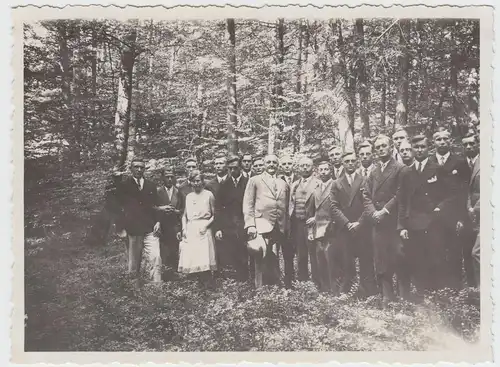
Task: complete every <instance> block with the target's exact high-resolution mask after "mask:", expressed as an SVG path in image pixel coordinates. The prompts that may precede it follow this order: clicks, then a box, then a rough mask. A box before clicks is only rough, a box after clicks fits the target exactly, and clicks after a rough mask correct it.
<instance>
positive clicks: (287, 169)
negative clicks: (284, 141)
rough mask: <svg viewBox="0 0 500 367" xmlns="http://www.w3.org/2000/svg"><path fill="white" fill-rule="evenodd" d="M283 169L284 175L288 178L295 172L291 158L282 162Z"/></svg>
mask: <svg viewBox="0 0 500 367" xmlns="http://www.w3.org/2000/svg"><path fill="white" fill-rule="evenodd" d="M281 169H282V170H283V173H284V174H285V175H287V176H290V175H291V174H292V172H293V162H292V160H291V159H289V158H284V159H283V160H282V161H281Z"/></svg>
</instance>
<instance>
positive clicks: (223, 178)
mask: <svg viewBox="0 0 500 367" xmlns="http://www.w3.org/2000/svg"><path fill="white" fill-rule="evenodd" d="M216 176H217V181H219V183H221V182H222V181H224V180H225V179H226V178H227V174H225V175H224V176H222V177H219V175H216Z"/></svg>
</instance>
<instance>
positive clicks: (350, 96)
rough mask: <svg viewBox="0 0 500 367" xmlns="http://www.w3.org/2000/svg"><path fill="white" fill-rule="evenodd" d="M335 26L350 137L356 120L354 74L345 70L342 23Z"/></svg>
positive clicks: (338, 22)
mask: <svg viewBox="0 0 500 367" xmlns="http://www.w3.org/2000/svg"><path fill="white" fill-rule="evenodd" d="M337 26H338V30H339V36H338V42H337V43H338V45H339V51H340V68H341V70H342V77H343V79H344V91H345V96H346V98H345V99H346V102H347V119H348V121H349V130H350V131H351V134H352V136H354V122H355V118H356V73H354V72H353V70H352V68H351V70H349V71H348V70H347V63H346V59H347V57H346V49H345V48H346V45H345V44H344V37H343V36H342V23H341V21H340V20H339V21H337ZM341 139H342V137H341Z"/></svg>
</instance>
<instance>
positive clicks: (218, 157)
mask: <svg viewBox="0 0 500 367" xmlns="http://www.w3.org/2000/svg"><path fill="white" fill-rule="evenodd" d="M217 159H224V160H225V161H226V162H227V157H226V155H225V154H218V155H216V156H215V158H214V162H215V161H216V160H217Z"/></svg>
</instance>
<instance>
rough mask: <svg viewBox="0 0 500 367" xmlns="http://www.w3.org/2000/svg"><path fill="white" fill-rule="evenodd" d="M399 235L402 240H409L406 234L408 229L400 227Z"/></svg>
mask: <svg viewBox="0 0 500 367" xmlns="http://www.w3.org/2000/svg"><path fill="white" fill-rule="evenodd" d="M399 237H401V238H402V239H403V240H409V239H410V236H409V235H408V230H407V229H402V230H401V231H400V232H399Z"/></svg>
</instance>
